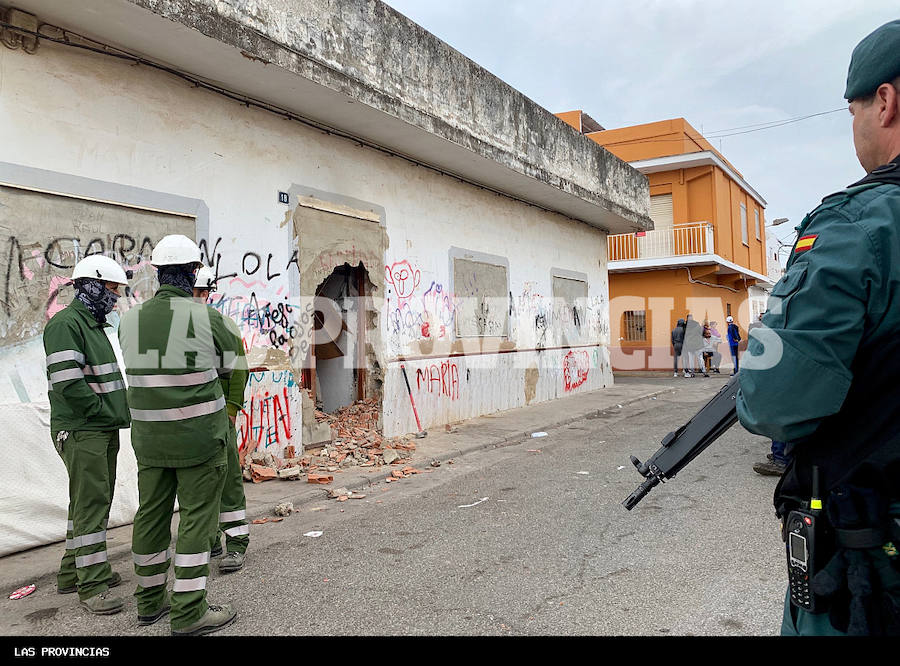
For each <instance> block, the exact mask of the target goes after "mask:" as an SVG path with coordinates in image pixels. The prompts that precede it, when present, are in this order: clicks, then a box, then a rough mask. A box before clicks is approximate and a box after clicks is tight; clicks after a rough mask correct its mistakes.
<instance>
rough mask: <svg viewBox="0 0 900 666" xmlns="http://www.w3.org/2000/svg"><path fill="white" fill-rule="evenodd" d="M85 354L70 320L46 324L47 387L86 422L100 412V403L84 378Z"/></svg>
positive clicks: (75, 328) (77, 332)
mask: <svg viewBox="0 0 900 666" xmlns="http://www.w3.org/2000/svg"><path fill="white" fill-rule="evenodd" d="M84 351H85V342H84V338H83V337H82V335H81V331H79V330H78V327H77V326H76V325H75V324H74V323H73V322H72V321H69V320H65V321H62V322H54V321H52V320H51V321H50V322H48V324H47V327H46V328H45V329H44V353H45V354H46V355H47V381H48V384H49V388H50V390H53V391H56V392H57V393H59V394H60V395H62V397H63V398H64V400H65V404H66V406H67V407H68V408H69V409H70V410H71V412H72V413H73V414H79V415H83V417H84V418H86V419H89V418H91V417H92V416H95V415H96V414H98V413H99V412H100V409H101V407H102V402H101V400H100V397H99V396H98V395H97V394H96V393H94V391H92V390H91V387H90V386H88V383H87V381H86V380H85V378H84V363H85V356H84Z"/></svg>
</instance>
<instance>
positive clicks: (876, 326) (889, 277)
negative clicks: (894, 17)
mask: <svg viewBox="0 0 900 666" xmlns="http://www.w3.org/2000/svg"><path fill="white" fill-rule="evenodd" d="M844 96H845V97H846V98H847V99H848V100H849V102H850V113H851V114H852V116H853V140H854V144H855V146H856V154H857V157H858V158H859V162H860V164H861V165H862V167H863V168H864V169H865V171H866V172H867V174H868V175H867V176H866V177H865V178H863V179H862V180H860V181H859V182H857V183H855V184H853V185H851V186H849V187H848V188H847V189H845V190H842V191H840V192H837V193H835V194H833V195H830V196H828V197H825V199H823V201H822V203H821V205H819V206H818V207H817V208H816V209H815V210H813V211H812V212H811V213H809V215H807V216H806V217H805V218H804V220H803V221H802V222H801V224H800V226H799V227H798V228H797V229H798V232H799V233H798V239H797V241H796V243H795V244H794V248H793V250H792V252H791V255H790V258H789V260H788V264H787V270H786V272H785V274H784V277H783V278H782V279H781V280H780V281H779V282H778V284H776V285H775V287H774V288H773V290H772V298H771V299H770V302H769V310H768V312H767V313H766V314H765V316H764V317H763V324H764V326H763V327H760V328H756V329H754V331H753V334H752V336H751V338H750V346H749V351H750V354H751V355H752V357H751V356H745V358H744V363H743V364H742V365H743V367H742V368H741V372H740V383H741V390H740V393H739V394H738V396H737V412H738V416H739V418H740V421H741V423H742V424H743V425H744V427H745V428H747V429H748V430H750V431H751V432H755V433H759V434H762V435H766V436H768V437H771V438H772V439H776V440H781V441H787V442H789V444H788V453H789V454H790V453H792V454H793V461H792V462H791V463H790V464H789V465H788V467H787V470H786V471H785V474H784V476H783V477H782V479H781V481H780V482H779V484H778V487H777V488H776V491H775V506H776V510H777V512H778V515H779V516H780V517H781V518H782V519H783V518H784V517H785V515H786V513H787V512H788V511H790V510H793V509H796V508H798V507H800V508H802V507H803V506H804V503H809V504H808V505H809V506H810V508H812V509H815V508H816V506H817V505H818V502H813V501H811V499H812V478H813V468H814V467H815V468H817V470H818V477H819V493H818V494H819V495H820V496H821V500H822V504H823V506H822V508H823V516H824V518H825V519H826V523H827V524H830V526H831V532H830V534H832V535H833V539H834V542H833V545H827V544H828V542H822V543H821V544H820V545H822V546H825V547H826V548H827V551H826V552H825V558H824V559H823V560H822V564H821V567H823V569H822V570H821V571H820V572H819V573H817V574H816V573H815V572H813V573H814V574H815V575H813V577H812V581H811V583H812V591H813V592H814V593H815V594H817V595H820V596H821V598H822V599H824V600H825V601H826V608H827V612H825V613H816V614H813V613H810V612H807V611H805V610H802V609H799V608H797V607H795V606H794V605H792V604H790V603H788V600H787V598H786V600H785V611H784V618H783V624H782V633H783V634H786V635H796V634H801V635H804V634H843V633H847V634H896V633H898V632H900V563H898V556H897V548H896V546H898V545H900V518H898V517H900V418H898V416H897V406H898V405H900V381H898V378H900V21H892V22H890V23H887V24H885V25H883V26H881V27H880V28H878V29H877V30H875V31H874V32H873V33H871V34H870V35H868V36H867V37H866V38H865V39H863V40H862V41H861V42H860V43H859V45H858V46H857V47H856V49H854V51H853V55H852V58H851V61H850V69H849V74H848V76H847V89H846V92H845V93H844Z"/></svg>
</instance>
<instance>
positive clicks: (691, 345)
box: [684, 315, 703, 374]
mask: <svg viewBox="0 0 900 666" xmlns="http://www.w3.org/2000/svg"><path fill="white" fill-rule="evenodd" d="M701 349H703V329H702V328H701V326H700V324H699V323H698V322H696V321H694V317H693V316H692V315H687V317H685V322H684V351H685V353H686V354H687V356H688V359H689V363H690V368H691V374H694V373H697V372H702V370H700V367H701V363H702V360H701V358H700V350H701ZM685 367H688V366H685Z"/></svg>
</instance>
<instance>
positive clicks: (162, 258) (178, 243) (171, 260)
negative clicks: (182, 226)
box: [150, 234, 200, 266]
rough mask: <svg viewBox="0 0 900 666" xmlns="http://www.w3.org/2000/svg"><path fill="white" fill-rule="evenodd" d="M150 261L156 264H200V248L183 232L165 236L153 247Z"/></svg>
mask: <svg viewBox="0 0 900 666" xmlns="http://www.w3.org/2000/svg"><path fill="white" fill-rule="evenodd" d="M150 263H151V264H153V265H154V266H172V265H178V264H199V263H200V248H199V247H197V244H196V243H195V242H194V241H192V240H191V239H190V238H188V237H187V236H182V235H181V234H171V235H169V236H164V237H163V238H162V239H161V240H160V241H159V243H157V244H156V247H155V248H153V254H152V255H150Z"/></svg>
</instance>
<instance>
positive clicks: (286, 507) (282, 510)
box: [275, 502, 294, 516]
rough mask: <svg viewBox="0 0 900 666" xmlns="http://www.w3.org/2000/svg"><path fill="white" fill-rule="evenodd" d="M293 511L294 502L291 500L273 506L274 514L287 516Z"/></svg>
mask: <svg viewBox="0 0 900 666" xmlns="http://www.w3.org/2000/svg"><path fill="white" fill-rule="evenodd" d="M292 513H294V504H293V502H282V503H281V504H279V505H278V506H276V507H275V515H276V516H289V515H291V514H292Z"/></svg>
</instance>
